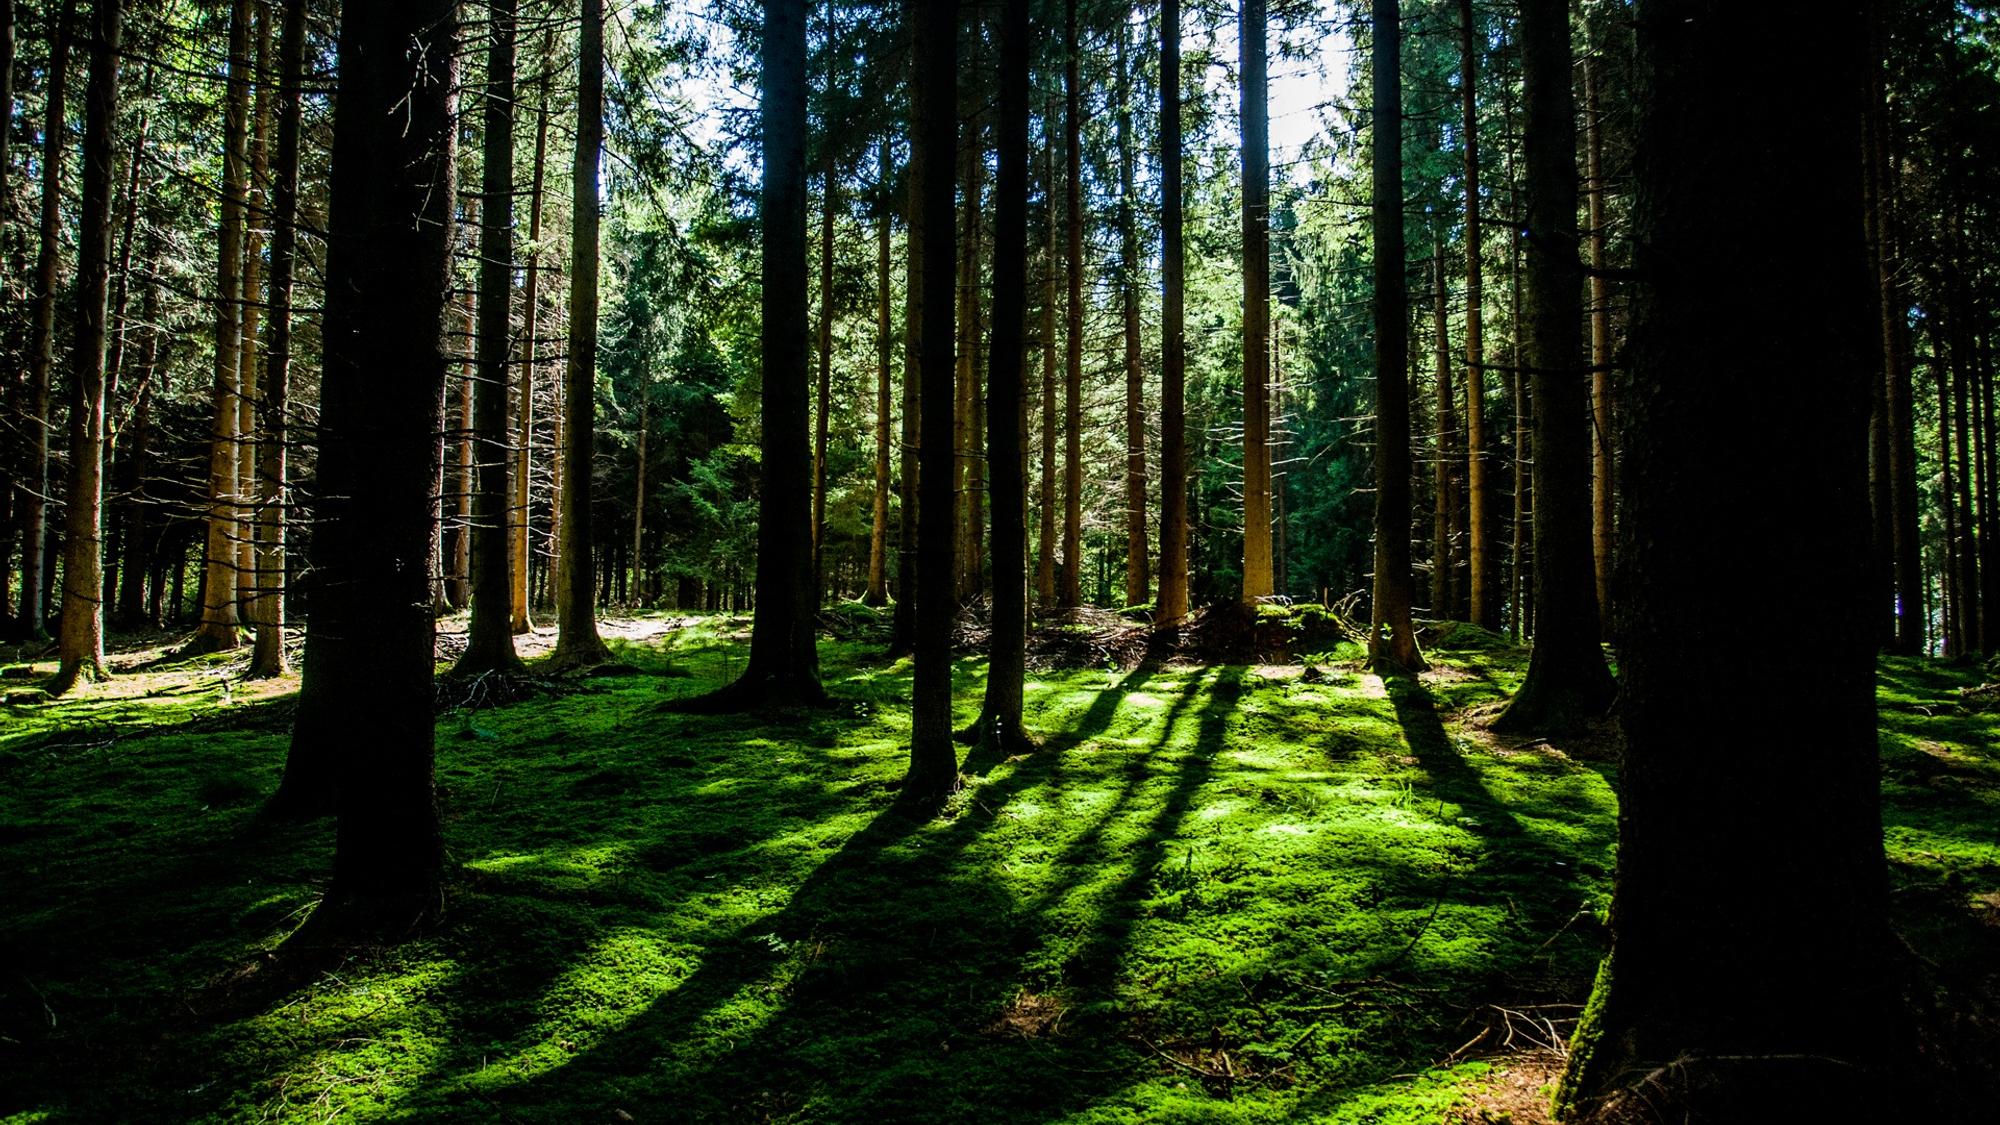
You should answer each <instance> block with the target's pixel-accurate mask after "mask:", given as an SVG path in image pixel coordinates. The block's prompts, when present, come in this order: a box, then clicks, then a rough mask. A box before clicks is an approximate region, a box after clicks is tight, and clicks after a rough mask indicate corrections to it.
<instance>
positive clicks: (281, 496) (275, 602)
mask: <svg viewBox="0 0 2000 1125" xmlns="http://www.w3.org/2000/svg"><path fill="white" fill-rule="evenodd" d="M305 23H306V15H305V3H304V0H286V3H285V5H284V27H283V29H282V30H281V31H280V32H279V34H278V92H277V96H278V135H277V165H276V167H275V169H274V176H273V180H272V184H271V228H272V229H271V296H270V302H271V335H270V345H269V346H270V355H269V356H268V357H267V358H266V359H265V362H264V381H263V385H262V393H261V394H260V395H259V396H258V422H257V429H258V432H259V433H260V434H261V435H262V436H263V441H262V442H260V443H259V445H258V447H257V486H258V487H257V549H258V554H257V588H258V597H257V599H256V600H255V601H254V602H253V603H252V604H251V609H252V614H251V617H252V619H253V620H254V621H255V622H256V623H257V633H256V639H255V641H254V644H253V647H252V649H251V653H250V674H251V675H253V676H279V675H283V674H284V673H285V671H286V656H285V593H284V589H285V565H286V564H285V503H286V500H285V495H286V484H287V481H286V478H287V476H288V475H289V471H290V468H289V464H288V460H287V450H286V441H287V435H288V432H289V419H288V417H287V414H286V412H287V411H288V410H289V409H290V408H291V381H292V376H291V371H292V292H293V286H294V281H295V274H296V270H297V266H298V206H299V132H300V123H301V118H300V114H301V93H300V90H299V76H300V71H301V68H302V67H303V66H304V58H305V35H306V30H305Z"/></svg>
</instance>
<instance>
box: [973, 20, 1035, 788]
mask: <svg viewBox="0 0 2000 1125" xmlns="http://www.w3.org/2000/svg"><path fill="white" fill-rule="evenodd" d="M1032 49H1033V48H1032V44H1031V42H1030V40H1029V32H1028V0H1006V2H1005V3H1004V4H1003V5H1002V6H1001V9H1000V119H999V130H998V136H997V138H996V147H997V148H998V150H999V170H998V177H997V179H996V180H995V182H994V185H993V186H994V201H993V203H994V221H993V225H994V231H993V359H992V364H991V366H990V367H989V369H988V373H989V376H990V381H989V383H988V385H987V394H988V396H989V399H988V403H989V405H988V407H987V411H986V417H987V420H988V429H987V437H986V462H987V465H988V469H989V474H990V477H991V479H992V482H993V619H992V622H993V624H992V634H991V641H990V643H989V647H988V650H987V670H986V700H985V704H984V707H983V709H982V712H981V715H980V722H979V736H980V739H981V740H982V741H983V742H985V743H986V744H987V745H988V746H989V747H991V748H992V749H994V750H997V751H999V752H1000V753H1002V754H1003V755H1004V754H1012V753H1014V752H1015V751H1017V750H1019V749H1021V748H1022V747H1023V746H1024V745H1026V743H1027V737H1026V735H1025V734H1024V733H1023V732H1022V729H1021V708H1022V699H1023V696H1024V694H1025V688H1026V678H1027V642H1028V461H1027V427H1028V399H1027V394H1026V386H1025V382H1024V380H1023V378H1022V375H1023V370H1024V369H1025V367H1026V366H1027V363H1026V361H1027V316H1028V78H1029V75H1028V66H1029V62H1028V60H1029V56H1030V53H1031V51H1032Z"/></svg>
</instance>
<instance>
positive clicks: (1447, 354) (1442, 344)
mask: <svg viewBox="0 0 2000 1125" xmlns="http://www.w3.org/2000/svg"><path fill="white" fill-rule="evenodd" d="M1431 281H1432V286H1431V288H1432V310H1431V340H1432V344H1433V350H1434V351H1435V353H1436V360H1437V366H1436V370H1435V372H1434V375H1435V378H1434V382H1435V385H1436V390H1437V464H1436V466H1435V467H1434V469H1433V476H1434V477H1435V478H1436V489H1435V491H1436V497H1435V499H1436V501H1437V503H1436V505H1435V509H1434V510H1433V512H1432V513H1431V515H1432V520H1431V528H1432V532H1433V539H1434V542H1433V543H1432V546H1431V615H1432V616H1433V617H1437V618H1439V619H1449V618H1451V617H1454V616H1456V614H1457V612H1458V593H1457V583H1456V582H1455V581H1454V579H1455V578H1457V576H1458V450H1457V449H1456V448H1454V443H1455V441H1456V439H1457V436H1458V413H1457V402H1456V394H1455V392H1454V390H1453V388H1452V385H1451V331H1450V328H1449V326H1448V324H1447V321H1448V320H1449V318H1450V315H1451V306H1450V299H1451V295H1450V293H1449V292H1448V291H1447V290H1446V288H1445V281H1444V247H1443V246H1439V247H1438V250H1437V256H1436V257H1435V258H1433V259H1431Z"/></svg>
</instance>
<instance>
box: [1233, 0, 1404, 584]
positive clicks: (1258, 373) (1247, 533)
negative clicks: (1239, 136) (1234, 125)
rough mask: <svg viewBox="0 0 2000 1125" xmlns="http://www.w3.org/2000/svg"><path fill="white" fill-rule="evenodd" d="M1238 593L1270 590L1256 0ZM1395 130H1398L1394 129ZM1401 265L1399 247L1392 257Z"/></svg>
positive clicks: (1265, 178)
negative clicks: (1241, 571) (1239, 587)
mask: <svg viewBox="0 0 2000 1125" xmlns="http://www.w3.org/2000/svg"><path fill="white" fill-rule="evenodd" d="M1238 22H1239V25H1240V32H1239V34H1238V37H1237V47H1238V50H1239V52H1240V56H1241V62H1240V66H1239V73H1240V76H1241V79H1242V97H1243V103H1242V104H1243V601H1244V603H1245V604H1248V605H1254V604H1256V602H1257V601H1258V600H1259V599H1261V598H1265V597H1268V596H1270V594H1271V577H1272V576H1271V113H1270V106H1269V97H1270V93H1269V83H1268V81H1267V75H1266V73H1265V71H1266V66H1265V61H1266V55H1267V47H1266V45H1265V42H1264V40H1265V38H1266V34H1267V33H1266V29H1265V3H1264V0H1243V5H1242V18H1241V19H1240V20H1239V21H1238ZM1399 135H1400V134H1399ZM1396 261H1397V263H1398V268H1399V269H1400V268H1401V265H1400V263H1401V262H1402V258H1401V255H1400V254H1399V255H1398V256H1397V259H1396Z"/></svg>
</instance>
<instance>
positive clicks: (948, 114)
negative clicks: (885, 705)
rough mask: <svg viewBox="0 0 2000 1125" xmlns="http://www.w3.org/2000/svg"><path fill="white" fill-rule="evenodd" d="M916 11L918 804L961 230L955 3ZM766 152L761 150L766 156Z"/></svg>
mask: <svg viewBox="0 0 2000 1125" xmlns="http://www.w3.org/2000/svg"><path fill="white" fill-rule="evenodd" d="M912 7H913V8H914V12H913V16H914V18H915V20H916V81H915V84H914V89H913V91H912V96H911V110H912V112H911V118H912V137H911V149H912V157H913V163H914V164H915V166H916V174H917V175H918V177H920V182H921V183H922V185H923V195H922V200H923V207H922V219H921V224H922V227H923V230H924V257H923V271H922V272H923V287H924V292H923V310H922V311H923V360H922V380H923V394H922V398H923V401H922V410H923V417H922V429H923V434H922V440H923V450H922V461H923V464H922V466H921V470H920V472H921V476H920V481H921V485H920V487H921V498H920V500H919V506H918V513H917V553H918V559H917V563H918V570H919V571H920V573H921V574H922V575H923V579H922V580H921V581H919V583H918V585H917V598H918V605H917V619H916V654H915V661H914V664H915V667H914V669H913V683H912V685H911V704H910V709H911V724H910V772H909V775H908V776H907V777H906V778H904V781H903V794H904V797H905V799H907V800H908V801H910V802H912V803H913V804H915V805H917V806H919V807H922V806H925V805H929V804H931V803H934V802H936V801H938V800H940V799H941V798H943V797H944V795H945V794H947V793H949V792H951V791H952V790H953V789H955V788H956V787H957V785H958V750H957V748H956V747H955V746H954V745H953V744H952V714H951V710H952V690H951V632H952V624H953V622H954V620H955V619H956V617H957V610H958V599H957V597H956V591H955V590H953V589H952V580H951V578H952V575H953V573H954V571H953V569H952V564H953V559H952V548H953V546H954V544H953V542H952V540H953V538H954V536H955V535H956V533H957V528H958V511H957V497H956V496H954V495H953V493H952V484H953V480H952V458H953V454H954V450H953V448H952V421H953V414H954V413H955V410H954V406H955V403H954V401H953V396H952V389H953V388H952V378H953V370H952V360H953V356H952V346H953V341H954V339H955V333H954V327H955V326H954V325H953V323H952V322H953V320H954V319H955V309H954V304H953V301H952V285H953V280H954V279H953V273H952V266H953V265H954V264H955V262H956V260H957V257H958V245H957V244H958V230H957V226H956V224H955V223H954V222H953V215H952V205H953V202H954V199H953V196H954V195H955V194H956V192H955V190H954V189H955V187H956V185H955V184H954V183H953V176H952V174H951V169H952V166H953V164H954V163H956V161H955V159H954V158H955V156H956V149H957V137H956V135H955V134H956V132H957V129H956V125H957V117H958V115H957V113H956V112H955V111H954V106H955V104H956V101H957V91H958V4H957V3H955V2H951V0H944V2H937V0H923V2H919V3H915V4H913V5H912ZM767 159H768V158H767Z"/></svg>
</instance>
